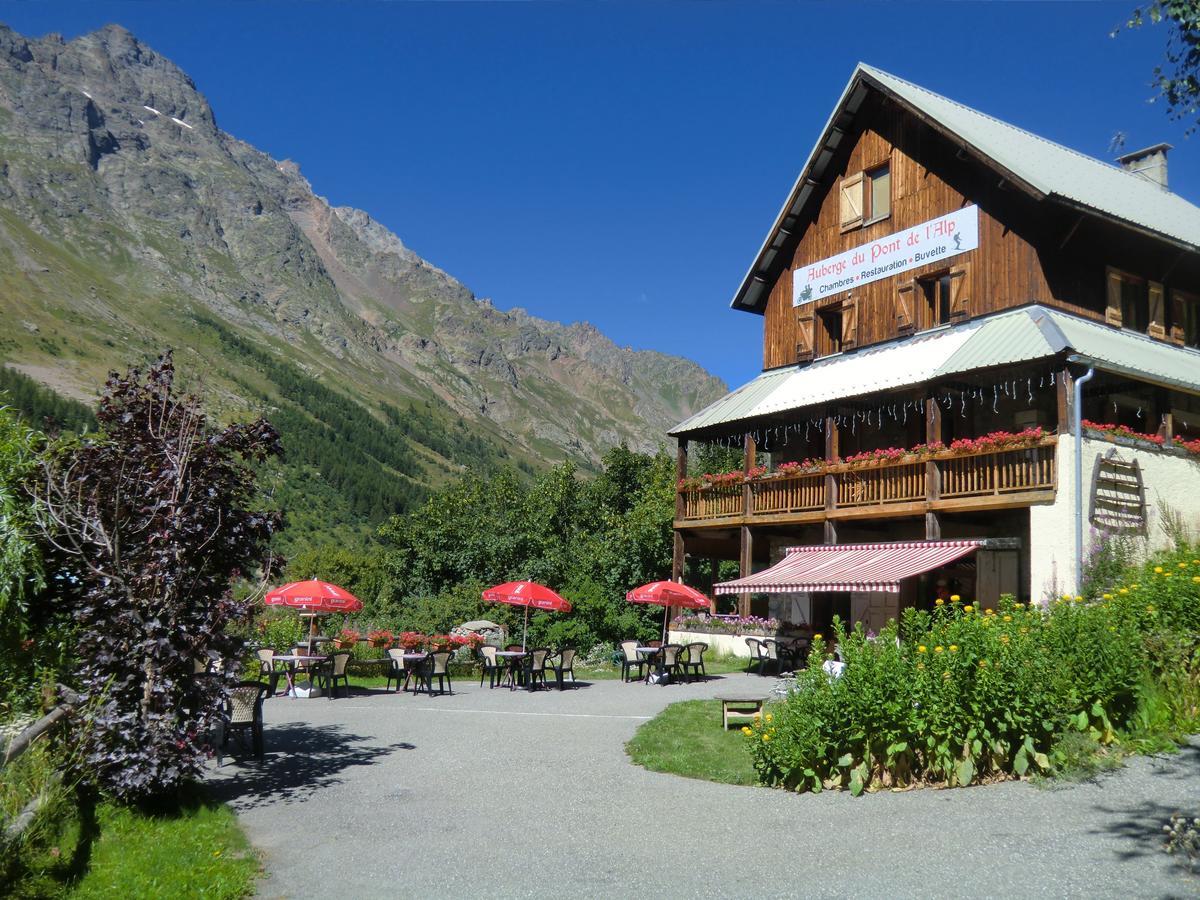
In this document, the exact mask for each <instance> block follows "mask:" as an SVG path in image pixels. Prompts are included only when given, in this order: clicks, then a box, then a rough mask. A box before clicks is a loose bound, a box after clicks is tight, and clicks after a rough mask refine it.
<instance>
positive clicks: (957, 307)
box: [950, 266, 971, 322]
mask: <svg viewBox="0 0 1200 900" xmlns="http://www.w3.org/2000/svg"><path fill="white" fill-rule="evenodd" d="M968 271H969V269H968V268H967V266H959V267H958V268H957V269H951V270H950V321H951V322H955V321H958V320H959V319H965V318H967V316H969V315H970V314H971V296H970V295H971V288H970V279H969V278H968V277H967V273H968Z"/></svg>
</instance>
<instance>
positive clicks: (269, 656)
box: [258, 647, 283, 697]
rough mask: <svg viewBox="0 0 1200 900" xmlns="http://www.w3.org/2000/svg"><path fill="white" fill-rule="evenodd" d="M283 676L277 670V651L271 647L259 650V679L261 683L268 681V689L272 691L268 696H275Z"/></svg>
mask: <svg viewBox="0 0 1200 900" xmlns="http://www.w3.org/2000/svg"><path fill="white" fill-rule="evenodd" d="M282 674H283V672H281V671H280V670H279V669H277V668H275V651H274V650H272V649H270V648H269V647H264V648H262V649H261V650H259V651H258V678H259V680H260V681H261V680H263V679H264V678H265V679H266V682H267V687H268V688H269V689H270V694H269V695H268V696H271V697H274V696H275V689H276V688H277V687H278V686H279V676H280V675H282Z"/></svg>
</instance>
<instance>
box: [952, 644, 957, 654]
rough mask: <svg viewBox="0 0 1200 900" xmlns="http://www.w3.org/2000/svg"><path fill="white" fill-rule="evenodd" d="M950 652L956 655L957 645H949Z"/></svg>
mask: <svg viewBox="0 0 1200 900" xmlns="http://www.w3.org/2000/svg"><path fill="white" fill-rule="evenodd" d="M950 652H951V653H957V652H958V644H951V645H950Z"/></svg>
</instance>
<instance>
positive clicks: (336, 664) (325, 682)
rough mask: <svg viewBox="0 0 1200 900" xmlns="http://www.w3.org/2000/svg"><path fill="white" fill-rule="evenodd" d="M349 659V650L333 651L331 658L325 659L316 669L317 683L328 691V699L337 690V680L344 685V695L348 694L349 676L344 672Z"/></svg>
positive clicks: (331, 697)
mask: <svg viewBox="0 0 1200 900" xmlns="http://www.w3.org/2000/svg"><path fill="white" fill-rule="evenodd" d="M349 661H350V652H349V651H344V652H342V653H335V654H333V658H332V659H329V660H326V661H325V662H324V663H322V664H321V667H320V668H318V669H317V670H316V673H315V674H316V676H317V684H319V685H321V687H322V688H323V689H325V690H328V691H329V699H330V700H332V699H333V696H334V694H335V693H336V692H337V686H338V682H339V681H341V682H342V683H343V684H345V685H346V696H347V697H349V696H350V677H349V676H348V675H347V674H346V663H348V662H349Z"/></svg>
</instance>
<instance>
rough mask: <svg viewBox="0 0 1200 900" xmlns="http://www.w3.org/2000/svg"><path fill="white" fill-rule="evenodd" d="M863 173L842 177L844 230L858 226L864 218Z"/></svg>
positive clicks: (840, 205) (842, 220) (842, 223)
mask: <svg viewBox="0 0 1200 900" xmlns="http://www.w3.org/2000/svg"><path fill="white" fill-rule="evenodd" d="M863 187H864V182H863V173H862V172H859V173H858V174H857V175H850V176H848V177H846V178H843V179H842V183H841V188H840V190H839V194H840V197H841V203H840V204H839V209H840V210H841V225H842V231H849V230H850V229H851V228H857V227H858V226H859V225H861V224H862V220H863Z"/></svg>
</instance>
